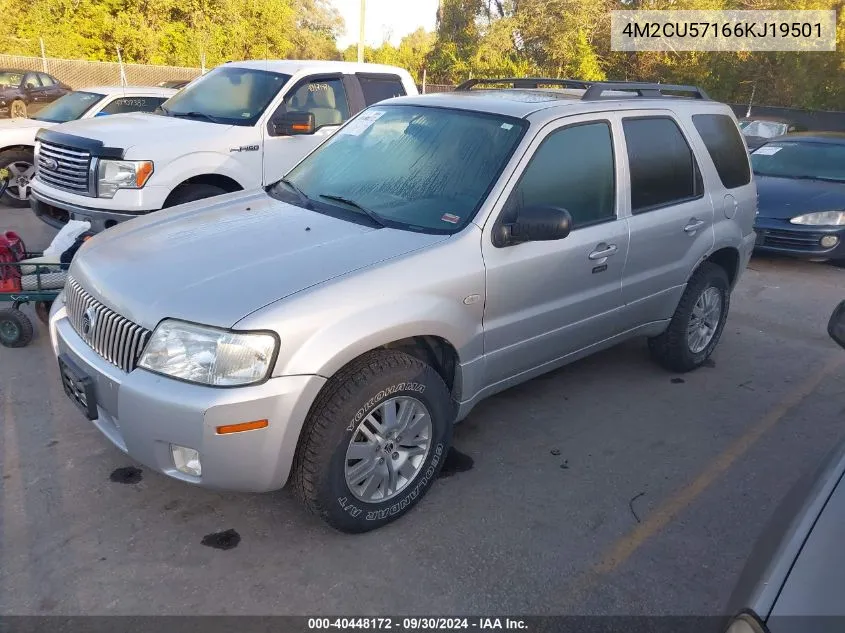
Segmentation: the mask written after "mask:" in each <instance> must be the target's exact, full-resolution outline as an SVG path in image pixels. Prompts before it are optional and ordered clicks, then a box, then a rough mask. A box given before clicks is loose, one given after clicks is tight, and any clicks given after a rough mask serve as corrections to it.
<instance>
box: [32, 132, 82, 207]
mask: <svg viewBox="0 0 845 633" xmlns="http://www.w3.org/2000/svg"><path fill="white" fill-rule="evenodd" d="M90 168H91V153H90V152H86V151H85V150H80V149H75V148H72V147H65V146H64V145H56V144H55V143H45V142H44V141H42V142H41V149H40V151H39V154H38V174H37V175H38V178H39V179H40V180H41V181H42V182H45V183H47V184H48V185H51V186H53V187H57V188H58V189H64V190H65V191H72V192H73V193H78V194H81V195H83V196H88V195H90V181H89V172H90Z"/></svg>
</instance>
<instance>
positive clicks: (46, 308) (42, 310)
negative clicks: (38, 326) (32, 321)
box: [35, 301, 53, 325]
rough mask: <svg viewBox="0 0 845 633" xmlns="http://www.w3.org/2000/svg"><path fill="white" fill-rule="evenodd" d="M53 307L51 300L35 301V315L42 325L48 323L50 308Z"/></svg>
mask: <svg viewBox="0 0 845 633" xmlns="http://www.w3.org/2000/svg"><path fill="white" fill-rule="evenodd" d="M52 307H53V302H52V301H37V302H36V303H35V315H36V316H37V317H38V320H39V321H41V322H42V323H43V324H44V325H47V324H49V323H50V309H51V308H52Z"/></svg>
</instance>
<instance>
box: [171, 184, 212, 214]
mask: <svg viewBox="0 0 845 633" xmlns="http://www.w3.org/2000/svg"><path fill="white" fill-rule="evenodd" d="M224 193H226V190H225V189H223V188H221V187H215V186H214V185H203V184H191V185H181V186H179V187H176V189H174V190H173V192H172V193H171V194H170V196H169V197H168V198H167V202H165V204H164V208H165V209H166V208H168V207H175V206H176V205H178V204H186V203H188V202H194V201H195V200H202V199H204V198H213V197H214V196H220V195H223V194H224Z"/></svg>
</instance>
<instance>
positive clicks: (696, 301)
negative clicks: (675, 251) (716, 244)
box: [648, 262, 731, 372]
mask: <svg viewBox="0 0 845 633" xmlns="http://www.w3.org/2000/svg"><path fill="white" fill-rule="evenodd" d="M730 300H731V295H730V283H729V281H728V275H727V273H726V272H725V270H724V268H722V267H721V266H717V265H716V264H713V263H710V262H705V263H703V264H702V265H701V266H700V267H699V268H698V270H696V271H695V273H694V274H693V276H692V277H691V278H690V280H689V282H688V283H687V287H686V290H685V291H684V294H683V295H682V296H681V301H680V303H678V307H677V309H676V310H675V314H674V315H673V316H672V320H671V321H670V322H669V327H668V328H667V329H666V331H665V332H663V334H661V335H659V336H655V337H654V338H651V339H649V341H648V344H649V350H650V351H651V355H652V357H653V358H654V359H655V360H656V361H657V362H658V363H660V364H661V365H663V366H664V367H665V368H666V369H669V370H671V371H676V372H687V371H692V370H693V369H697V368H698V367H700V366H701V365H702V364H704V361H706V360H707V359H708V358H710V355H711V354H712V353H713V350H714V349H715V348H716V345H717V344H718V343H719V339H720V338H721V336H722V330H723V329H724V327H725V321H727V318H728V308H729V307H730Z"/></svg>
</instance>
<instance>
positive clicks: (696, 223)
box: [684, 218, 707, 233]
mask: <svg viewBox="0 0 845 633" xmlns="http://www.w3.org/2000/svg"><path fill="white" fill-rule="evenodd" d="M705 224H707V222H705V221H704V220H698V219H696V218H692V219H691V220H690V221H689V223H688V224H687V225H686V226H685V227H684V231H686V232H687V233H695V232H696V231H697V230H698V229H700V228H701V227H702V226H704V225H705Z"/></svg>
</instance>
